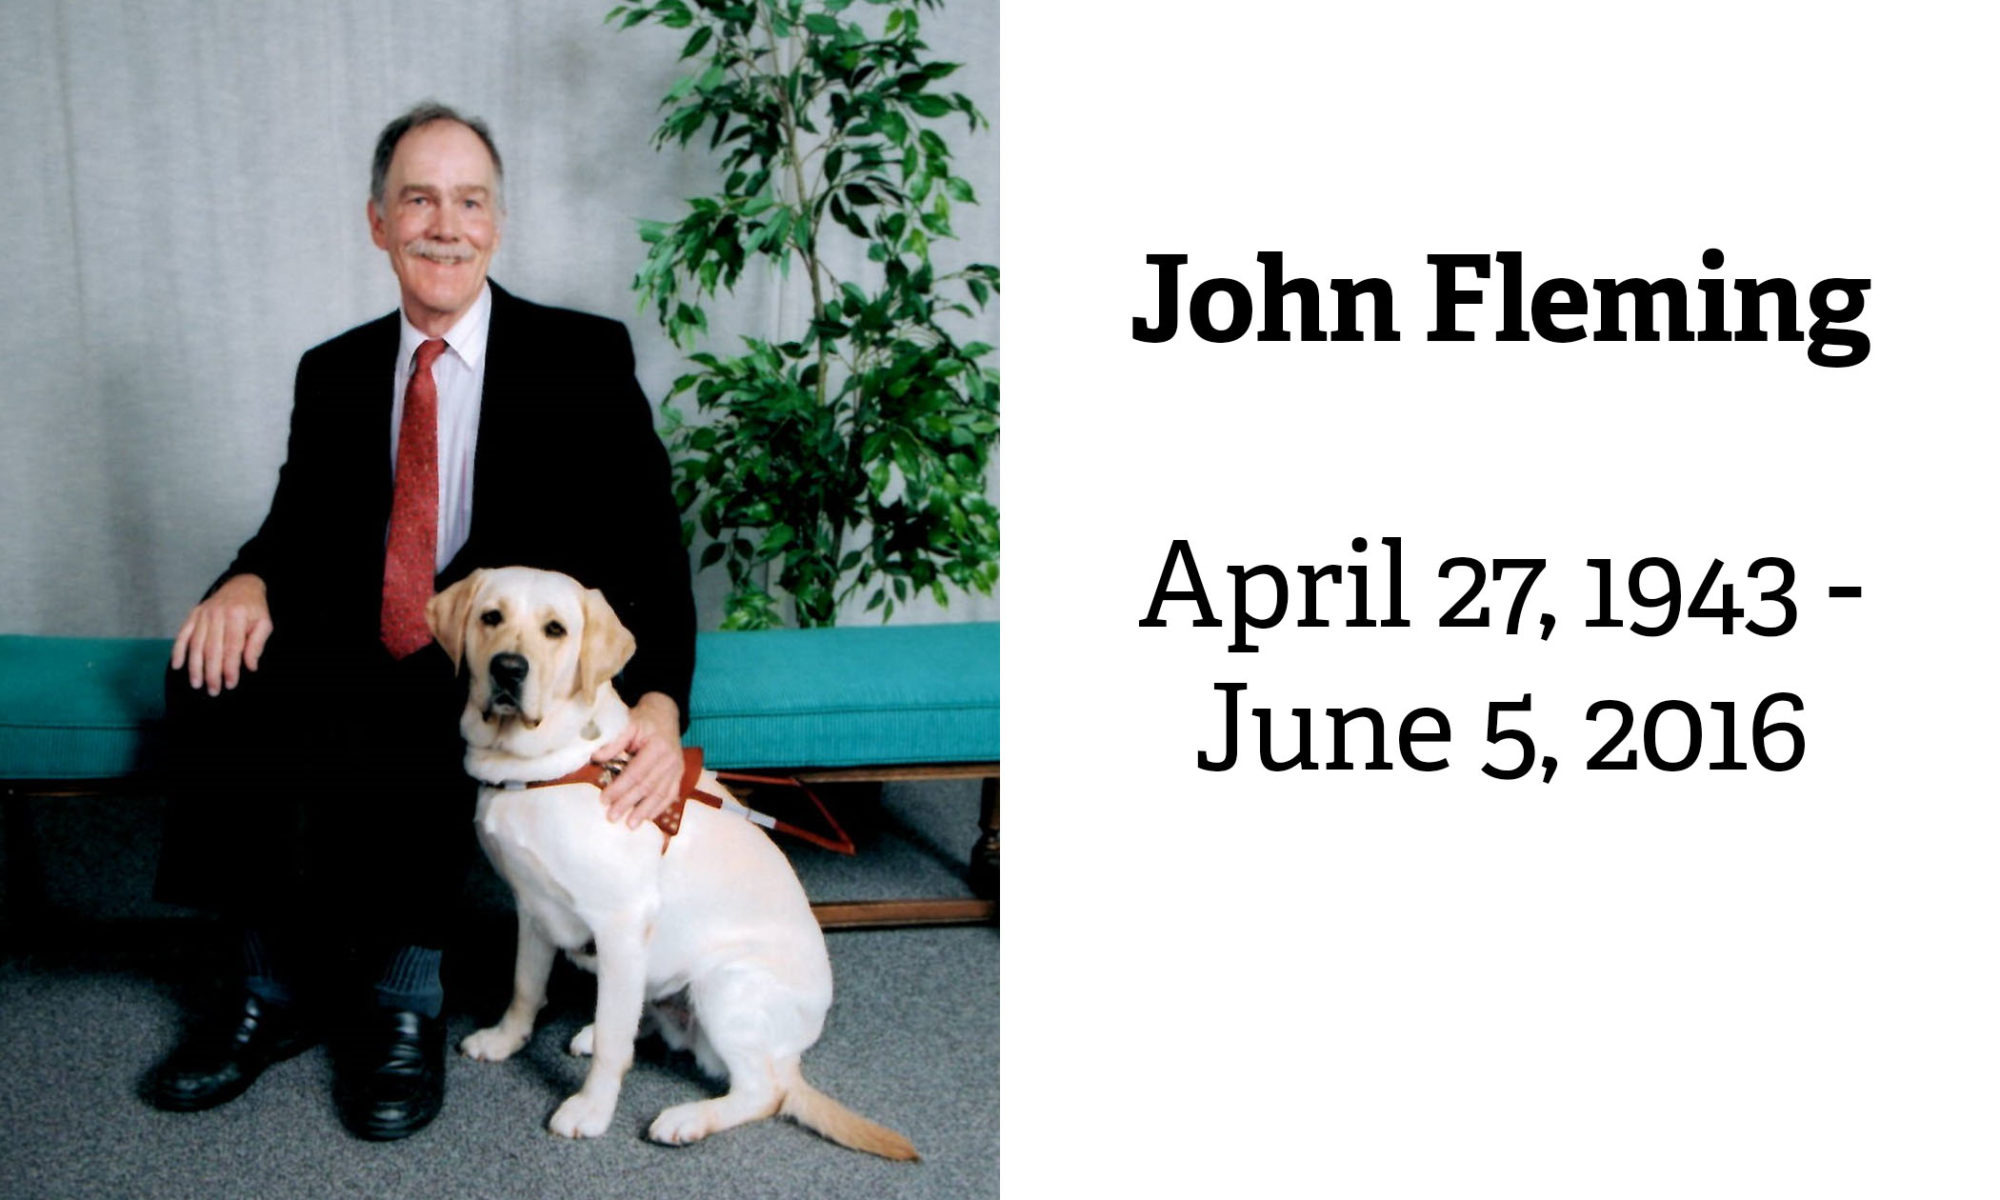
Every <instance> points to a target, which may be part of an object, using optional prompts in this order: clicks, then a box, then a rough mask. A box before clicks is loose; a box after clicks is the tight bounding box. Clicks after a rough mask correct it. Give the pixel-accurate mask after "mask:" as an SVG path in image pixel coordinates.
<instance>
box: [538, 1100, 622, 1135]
mask: <svg viewBox="0 0 2000 1200" xmlns="http://www.w3.org/2000/svg"><path fill="white" fill-rule="evenodd" d="M615 1107H617V1106H616V1104H596V1103H593V1102H592V1101H591V1100H590V1098H589V1097H587V1096H585V1095H584V1094H583V1093H582V1092H578V1093H577V1094H576V1095H574V1096H571V1097H570V1098H569V1099H567V1100H565V1101H563V1102H562V1107H560V1108H558V1109H556V1114H555V1116H552V1117H550V1118H549V1132H550V1133H553V1134H556V1135H558V1136H560V1137H566V1138H594V1137H600V1136H602V1135H603V1133H604V1131H605V1130H607V1129H609V1128H611V1110H612V1109H613V1108H615Z"/></svg>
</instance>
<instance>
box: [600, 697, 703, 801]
mask: <svg viewBox="0 0 2000 1200" xmlns="http://www.w3.org/2000/svg"><path fill="white" fill-rule="evenodd" d="M620 754H623V755H626V756H628V757H630V758H631V760H632V761H631V762H630V763H628V764H627V765H626V767H625V769H624V771H623V772H621V773H620V774H619V776H618V777H617V778H616V779H613V780H612V781H611V783H610V785H609V786H607V787H606V788H605V789H604V809H605V813H604V815H605V816H606V818H608V819H609V820H611V821H614V822H615V821H624V822H625V825H626V827H627V828H628V829H637V828H638V827H639V826H640V825H641V824H643V823H645V822H647V821H651V820H652V819H653V818H654V817H657V816H659V815H660V814H661V813H664V812H667V811H668V810H669V809H671V808H673V807H674V805H675V802H676V801H678V800H679V799H680V794H681V767H682V763H681V710H680V707H679V706H678V705H676V704H675V703H674V702H673V700H672V699H670V698H669V697H668V696H666V695H665V694H664V693H661V692H647V693H646V694H645V695H643V696H641V697H639V703H637V704H635V705H633V706H632V723H631V724H630V725H628V726H626V727H625V732H624V733H621V734H619V735H618V736H617V737H615V738H612V739H611V740H610V741H608V742H606V743H604V745H603V746H601V747H599V748H598V751H597V753H596V754H594V755H592V756H591V761H593V762H600V763H602V762H609V761H610V760H611V759H613V758H615V757H617V756H618V755H620Z"/></svg>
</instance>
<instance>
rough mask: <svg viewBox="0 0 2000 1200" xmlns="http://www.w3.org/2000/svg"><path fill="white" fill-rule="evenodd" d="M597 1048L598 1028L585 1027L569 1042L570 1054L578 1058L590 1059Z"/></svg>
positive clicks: (593, 1026) (592, 1026)
mask: <svg viewBox="0 0 2000 1200" xmlns="http://www.w3.org/2000/svg"><path fill="white" fill-rule="evenodd" d="M596 1046H597V1026H596V1025H594V1024H592V1025H585V1026H584V1027H583V1028H582V1029H579V1030H577V1031H576V1036H575V1037H573V1038H571V1039H570V1040H569V1052H570V1053H571V1054H574V1055H576V1056H577V1057H578V1058H589V1057H590V1055H591V1053H592V1051H593V1050H594V1049H595V1048H596Z"/></svg>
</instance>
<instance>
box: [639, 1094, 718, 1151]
mask: <svg viewBox="0 0 2000 1200" xmlns="http://www.w3.org/2000/svg"><path fill="white" fill-rule="evenodd" d="M708 1134H709V1128H708V1114H707V1112H706V1111H705V1110H704V1109H703V1108H702V1106H701V1102H700V1101H696V1102H694V1103H693V1104H676V1105H674V1106H673V1107H672V1108H669V1109H665V1110H663V1111H662V1112H661V1113H660V1115H659V1116H657V1117H654V1118H653V1124H652V1126H651V1128H649V1129H647V1130H646V1136H647V1137H649V1138H652V1139H653V1140H654V1141H656V1142H661V1143H664V1144H665V1145H668V1146H685V1145H687V1144H688V1143H689V1142H698V1141H700V1140H701V1139H703V1138H705V1137H707V1136H708Z"/></svg>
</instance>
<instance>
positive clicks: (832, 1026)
mask: <svg viewBox="0 0 2000 1200" xmlns="http://www.w3.org/2000/svg"><path fill="white" fill-rule="evenodd" d="M978 800H979V795H978V785H977V784H976V783H957V782H953V783H930V784H891V785H887V786H885V787H884V788H883V791H882V795H881V798H880V800H879V802H875V801H870V800H868V799H866V798H859V799H857V800H855V801H853V802H851V803H848V804H843V805H842V806H841V807H839V808H837V809H836V811H837V813H838V815H839V816H840V818H841V820H842V822H843V824H845V825H846V826H847V827H848V829H849V832H850V833H852V834H853V835H854V837H855V840H856V842H857V843H858V844H859V845H860V847H861V852H860V854H859V855H857V856H856V857H854V858H852V859H847V858H841V857H839V856H836V855H832V854H827V853H825V852H822V851H819V850H815V849H812V848H810V847H803V846H801V845H800V844H798V843H796V842H788V843H786V849H787V850H788V852H790V853H791V854H792V857H793V861H794V863H795V864H796V865H797V866H798V868H799V872H800V875H801V877H802V878H803V879H804V880H805V882H806V887H807V891H808V893H809V894H811V895H812V897H813V898H814V899H815V900H860V899H888V898H898V897H905V896H918V895H922V896H942V895H952V896H961V895H969V894H970V893H969V892H968V891H967V889H966V888H965V885H964V884H963V882H962V881H961V876H962V872H963V870H964V866H965V860H966V856H967V851H968V850H969V848H970V846H971V844H972V842H973V840H974V838H975V836H976V834H977V828H976V820H977V816H978ZM10 803H13V804H16V805H25V806H27V807H26V811H25V812H16V813H14V814H12V815H11V819H10V821H9V828H8V838H7V843H6V844H4V845H0V854H4V855H5V856H6V857H7V859H8V865H9V867H10V868H11V870H10V874H11V875H12V876H14V879H13V880H11V882H14V883H16V884H18V882H19V879H20V878H21V877H22V875H23V872H22V871H21V869H20V868H21V865H22V863H23V861H24V859H26V858H32V860H33V871H32V875H33V877H34V878H35V879H36V882H37V888H36V893H37V895H36V897H35V898H36V899H37V900H38V901H39V902H38V903H37V904H35V905H34V906H33V909H32V910H31V908H30V906H29V904H28V903H27V902H25V901H24V900H23V898H22V897H21V896H20V895H19V894H18V892H16V893H12V894H10V895H9V897H8V904H7V911H6V912H5V914H4V915H5V918H6V920H7V928H8V930H9V931H10V941H9V943H8V947H9V948H8V952H7V953H6V955H5V956H4V958H0V1016H4V1019H0V1111H5V1112H6V1113H7V1114H8V1121H9V1125H10V1129H9V1131H8V1136H7V1137H6V1139H5V1141H4V1142H0V1198H6V1200H13V1198H16V1197H21V1198H30V1197H32V1198H43V1197H46V1198H50V1200H62V1198H68V1197H99V1196H104V1197H135V1198H137V1197H204V1198H205V1197H218V1198H221V1197H238V1196H241V1197H255V1198H257V1200H289V1198H291V1197H313V1198H320V1197H368V1198H376V1197H422V1198H426V1200H429V1198H438V1200H445V1198H450V1197H491V1198H496V1200H497V1198H506V1197H534V1198H538V1200H539V1198H541V1197H551V1196H554V1197H564V1198H566V1200H584V1198H593V1197H622V1196H667V1195H682V1196H700V1197H703V1198H704V1200H730V1198H733V1197H857V1198H859V1197H868V1198H871V1200H872V1198H875V1197H884V1198H888V1197H912V1198H933V1197H936V1198H943V1197H951V1198H959V1197H980V1196H994V1195H997V1194H998V1192H999V1113H1000V1098H999V938H1000V935H999V931H998V930H997V929H996V928H993V927H990V926H987V927H978V926H974V927H953V928H927V929H898V930H852V931H834V932H831V933H829V934H828V935H827V944H828V951H829V953H830V955H831V957H832V960H833V972H834V987H835V1000H834V1006H833V1011H832V1013H831V1014H830V1015H829V1017H828V1019H827V1027H826V1032H825V1034H824V1035H823V1036H822V1037H821V1039H820V1042H819V1045H818V1046H816V1047H815V1048H814V1049H813V1050H811V1051H809V1052H808V1053H807V1055H806V1059H805V1070H806V1076H807V1078H808V1079H810V1080H812V1081H813V1083H814V1084H815V1085H816V1086H818V1087H819V1088H820V1089H821V1090H822V1091H824V1092H826V1093H828V1094H829V1095H831V1096H833V1097H835V1098H836V1099H839V1100H840V1101H841V1102H843V1103H845V1104H847V1105H848V1106H849V1107H851V1108H853V1109H855V1110H856V1111H858V1112H861V1113H864V1114H866V1115H867V1116H870V1117H873V1118H874V1119H876V1120H878V1121H881V1122H882V1123H884V1124H886V1125H889V1126H891V1127H892V1128H895V1129H898V1130H900V1131H901V1132H903V1133H904V1134H906V1135H908V1136H909V1137H910V1139H911V1140H912V1141H913V1142H915V1143H916V1146H917V1148H918V1150H919V1151H921V1152H922V1154H923V1155H924V1160H923V1161H922V1162H920V1163H914V1164H906V1163H891V1162H885V1161H882V1160H879V1159H875V1158H872V1157H869V1156H867V1155H863V1154H859V1153H856V1152H854V1151H851V1150H846V1149H843V1148H842V1147H839V1146H836V1145H834V1144H832V1143H830V1142H827V1141H824V1140H822V1139H820V1138H819V1137H817V1136H816V1135H814V1134H812V1133H810V1132H808V1131H806V1130H804V1129H802V1128H800V1127H798V1126H796V1125H793V1124H791V1123H789V1122H785V1121H782V1120H772V1121H764V1122H759V1123H757V1124H753V1125H750V1126H746V1127H743V1128H740V1129H735V1130H730V1131H728V1132H725V1133H722V1134H718V1135H716V1136H714V1137H712V1138H709V1139H708V1140H706V1141H703V1142H701V1143H698V1144H696V1145H693V1146H688V1147H667V1146H660V1145H656V1144H654V1143H652V1142H649V1141H647V1140H646V1139H645V1130H646V1126H647V1125H648V1124H649V1123H650V1122H651V1120H652V1118H653V1116H654V1115H655V1114H656V1113H657V1112H658V1111H659V1110H660V1109H661V1108H663V1107H665V1106H667V1105H669V1104H676V1103H680V1102H683V1101H686V1100H691V1099H699V1098H701V1097H703V1096H706V1095H712V1094H714V1089H713V1087H712V1085H711V1084H710V1083H709V1082H708V1081H706V1080H704V1079H703V1078H702V1077H701V1076H700V1075H699V1073H698V1072H697V1071H696V1070H695V1068H694V1065H693V1063H692V1060H691V1059H689V1058H688V1057H687V1056H686V1055H681V1054H673V1053H670V1052H668V1051H667V1050H666V1049H665V1047H664V1046H663V1045H661V1044H660V1043H659V1042H658V1041H657V1040H650V1039H649V1040H647V1041H644V1042H642V1044H641V1046H640V1049H639V1058H638V1062H637V1064H636V1065H635V1066H634V1067H633V1069H632V1071H631V1073H630V1074H629V1075H628V1076H627V1077H626V1082H625V1088H624V1092H623V1095H622V1097H621V1099H620V1102H619V1107H618V1115H617V1117H616V1118H615V1119H614V1121H613V1123H612V1127H611V1130H610V1132H609V1133H607V1134H606V1135H605V1136H604V1137H602V1138H599V1139H596V1140H593V1141H585V1142H570V1141H567V1140H564V1139H561V1138H557V1137H555V1136H553V1135H551V1134H549V1133H548V1132H547V1131H546V1129H545V1128H544V1123H545V1122H546V1121H547V1119H548V1116H549V1114H550V1113H551V1112H553V1111H554V1109H555V1107H556V1105H557V1104H559V1103H560V1102H561V1101H562V1099H563V1098H564V1097H565V1096H567V1095H568V1094H569V1093H570V1092H571V1091H573V1090H574V1089H575V1088H576V1086H577V1085H578V1084H579V1083H580V1082H581V1081H582V1078H583V1073H584V1070H585V1067H586V1060H583V1059H576V1058H571V1057H570V1056H569V1055H568V1054H566V1053H565V1050H564V1047H565V1046H566V1045H567V1043H568V1040H569V1037H570V1035H571V1034H572V1033H574V1032H575V1031H576V1030H577V1029H578V1028H580V1027H582V1026H583V1025H584V1024H586V1023H587V1022H588V1021H589V1019H590V1006H591V997H592V994H593V993H592V984H593V982H594V981H593V980H592V979H591V977H589V976H588V975H585V974H583V973H582V972H579V971H576V970H574V969H573V968H571V967H569V966H568V964H566V963H565V964H560V965H559V966H558V968H557V975H556V978H555V979H554V981H553V982H552V987H551V994H550V1003H549V1007H548V1008H547V1009H546V1010H545V1011H544V1013H543V1017H542V1022H541V1024H540V1026H539V1028H538V1032H537V1033H536V1035H535V1037H534V1039H533V1040H532V1041H531V1042H530V1043H529V1045H528V1047H527V1048H526V1049H525V1050H523V1051H522V1052H521V1053H520V1054H518V1055H516V1056H515V1057H514V1058H513V1059H511V1060H509V1061H508V1062H505V1063H498V1064H487V1063H474V1062H472V1061H470V1060H467V1059H464V1058H460V1057H457V1056H456V1055H455V1054H453V1055H452V1056H451V1058H450V1060H449V1061H448V1063H447V1073H446V1095H445V1108H444V1112H443V1115H442V1116H440V1117H439V1118H438V1120H437V1121H436V1122H435V1123H434V1124H433V1125H432V1126H431V1127H429V1128H428V1129H426V1130H424V1131H422V1132H421V1133H419V1134H417V1135H416V1136H414V1137H412V1138H409V1139H408V1140H406V1141H402V1142H396V1143H388V1144H375V1143H369V1142H363V1141H359V1140H357V1139H355V1138H353V1137H352V1136H350V1135H349V1134H348V1133H347V1132H346V1131H345V1130H344V1129H343V1128H342V1127H341V1125H340V1123H339V1119H338V1118H337V1117H336V1115H335V1113H334V1108H333V1102H332V1097H331V1081H332V1069H331V1066H330V1064H329V1060H328V1056H327V1052H326V1051H325V1050H324V1049H316V1050H312V1051H309V1052H307V1053H306V1054H304V1055H301V1056H300V1057H298V1058H296V1059H293V1060H291V1061H289V1062H286V1063H283V1064H280V1065H279V1066H277V1067H274V1068H273V1069H272V1070H271V1071H269V1072H268V1073H267V1074H266V1075H265V1077H264V1078H263V1079H262V1080H260V1081H259V1082H258V1084H257V1085H256V1086H255V1087H254V1088H252V1089H251V1091H250V1092H249V1093H248V1094H246V1095H245V1096H243V1097H242V1098H241V1099H239V1100H237V1101H235V1102H233V1103H231V1104H228V1105H225V1106H223V1107H221V1108H219V1109H215V1110H212V1111H209V1112H206V1113H192V1114H174V1113H163V1112H158V1111H156V1110H154V1109H153V1108H151V1107H150V1106H148V1105H147V1104H146V1103H145V1102H144V1101H143V1100H142V1099H140V1097H139V1094H138V1084H139V1080H140V1077H141V1076H142V1075H143V1074H144V1072H145V1071H146V1069H147V1068H148V1067H149V1066H151V1065H152V1064H153V1063H154V1062H156V1061H157V1060H158V1059H159V1058H160V1057H161V1056H162V1055H164V1054H165V1053H166V1052H167V1051H168V1050H169V1049H170V1048H171V1047H172V1045H173V1044H174V1042H175V1040H176V1037H177V1036H178V1032H179V1029H180V1027H181V1019H182V1011H183V1006H184V1003H185V1001H186V1000H187V999H188V998H189V997H190V996H194V995H197V994H198V993H199V990H200V986H201V982H202V981H203V980H205V979H206V978H208V977H211V976H213V975H214V974H215V973H216V972H217V970H218V969H219V968H220V967H221V966H222V965H223V964H224V963H226V962H228V961H230V959H231V953H230V951H229V949H228V947H227V946H226V945H225V944H224V943H226V942H227V941H228V939H227V938H226V937H223V936H222V934H221V931H220V930H218V929H216V928H214V927H213V926H211V925H210V924H209V923H208V922H206V921H205V920H202V919H200V918H196V917H192V916H188V915H185V914H183V913H181V912H179V910H173V909H166V908H163V907H161V906H157V905H155V904H153V902H152V901H151V900H150V899H149V898H148V897H147V892H148V888H149V887H150V881H151V877H152V868H153V862H154V859H155V856H156V854H157V846H158V836H159V820H160V813H159V804H158V802H157V801H156V800H149V799H145V798H136V799H121V800H117V801H106V800H89V801H76V800H59V799H29V800H15V801H12V802H10ZM507 903H508V902H507V894H506V889H505V886H504V885H503V884H501V883H500V882H499V881H498V880H497V879H496V878H495V877H494V876H493V875H492V874H491V872H490V869H488V868H486V867H485V865H484V863H483V862H482V863H481V864H480V867H479V869H478V871H477V872H476V873H475V877H474V879H473V881H472V883H471V885H470V886H469V887H468V889H467V897H466V902H465V906H464V913H463V916H464V919H463V921H462V922H461V928H462V930H463V936H462V938H461V939H460V940H459V941H457V942H455V943H454V945H453V946H452V947H451V948H450V950H449V952H448V959H447V966H446V983H447V999H446V1012H445V1015H446V1018H447V1024H448V1027H449V1036H450V1038H451V1039H452V1041H453V1042H456V1040H457V1039H458V1038H460V1037H463V1036H464V1035H465V1034H467V1033H470V1032H471V1031H472V1030H473V1029H475V1028H477V1027H479V1026H480V1025H481V1024H484V1023H487V1022H489V1021H491V1020H492V1019H494V1018H495V1017H497V1015H498V1014H499V1011H500V1009H501V1008H503V1007H504V1006H505V1003H506V997H507V990H508V987H509V983H508V979H509V975H510V971H511V963H512V951H511V941H512V936H513V934H512V925H513V919H512V917H511V915H510V914H509V910H508V908H507ZM23 919H25V920H27V921H28V922H31V923H32V926H33V928H32V929H31V930H25V931H24V929H23V926H22V924H21V921H22V920H23Z"/></svg>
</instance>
